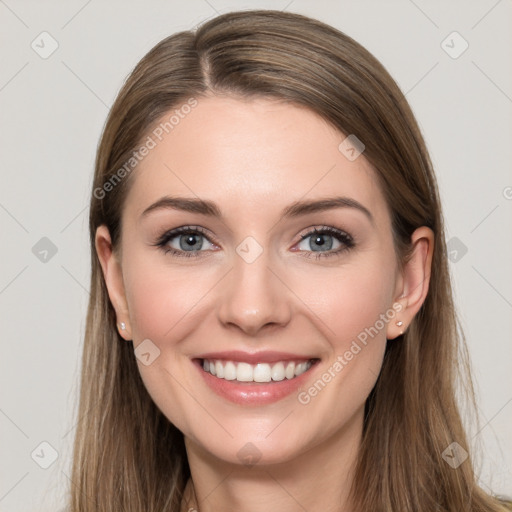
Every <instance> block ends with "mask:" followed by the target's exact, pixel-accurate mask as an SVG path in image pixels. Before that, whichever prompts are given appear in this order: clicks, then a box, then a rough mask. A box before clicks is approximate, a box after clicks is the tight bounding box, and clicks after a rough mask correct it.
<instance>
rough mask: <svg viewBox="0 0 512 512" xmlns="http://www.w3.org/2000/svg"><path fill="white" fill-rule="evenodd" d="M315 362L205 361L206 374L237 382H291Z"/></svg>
mask: <svg viewBox="0 0 512 512" xmlns="http://www.w3.org/2000/svg"><path fill="white" fill-rule="evenodd" d="M312 364H313V360H303V361H278V362H275V363H273V364H270V363H256V364H249V363H245V362H235V361H222V360H213V359H203V360H202V367H203V370H204V371H205V372H208V373H210V374H211V375H213V376H214V377H217V378H219V379H225V380H234V381H237V382H259V383H263V382H279V381H282V380H285V379H288V380H291V379H294V378H296V377H298V376H299V375H302V374H303V373H304V372H306V371H308V370H309V369H310V368H311V366H312Z"/></svg>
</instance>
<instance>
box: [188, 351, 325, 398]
mask: <svg viewBox="0 0 512 512" xmlns="http://www.w3.org/2000/svg"><path fill="white" fill-rule="evenodd" d="M193 362H194V364H195V366H196V367H197V369H198V371H199V372H200V373H201V375H202V376H203V379H204V380H205V382H206V384H208V386H209V387H210V388H211V389H212V390H213V391H215V393H217V394H218V395H220V396H221V397H223V398H226V399H227V400H229V401H231V402H233V403H235V404H239V405H265V404H271V403H273V402H277V401H278V400H281V399H282V398H285V397H286V396H288V395H291V394H292V393H293V392H297V391H298V389H299V388H300V386H301V385H302V384H304V381H305V380H306V379H307V378H308V377H309V375H310V374H311V370H312V369H313V368H314V367H315V366H316V365H317V364H318V362H319V361H318V360H316V361H314V362H313V364H312V365H311V367H310V368H309V370H307V371H305V372H304V373H302V374H301V375H299V376H298V377H294V378H293V379H286V378H285V379H284V380H281V381H271V382H267V383H259V382H238V381H237V380H226V379H220V378H218V377H214V376H213V375H212V374H211V373H210V372H205V371H204V370H203V367H202V362H201V361H199V360H197V359H196V360H194V361H193Z"/></svg>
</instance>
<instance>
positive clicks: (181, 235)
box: [154, 226, 213, 258]
mask: <svg viewBox="0 0 512 512" xmlns="http://www.w3.org/2000/svg"><path fill="white" fill-rule="evenodd" d="M154 245H156V246H158V247H160V248H161V249H162V250H163V251H164V253H165V254H168V253H171V254H173V255H174V256H178V257H182V256H184V257H187V258H189V257H198V256H200V255H199V254H198V253H200V252H205V250H207V249H208V248H209V247H210V246H212V245H213V244H212V242H210V241H209V238H208V237H207V236H206V232H205V231H204V230H203V228H201V227H199V226H195V227H192V226H182V227H179V228H176V229H172V230H171V231H166V232H165V233H164V234H163V235H162V236H161V237H160V238H159V239H158V240H157V242H156V243H155V244H154Z"/></svg>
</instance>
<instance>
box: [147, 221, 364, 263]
mask: <svg viewBox="0 0 512 512" xmlns="http://www.w3.org/2000/svg"><path fill="white" fill-rule="evenodd" d="M183 234H193V235H196V234H200V235H203V236H204V237H205V238H206V239H207V240H209V238H208V235H207V233H206V231H205V230H204V229H203V228H201V227H200V226H182V227H179V228H176V229H172V230H170V231H166V232H165V233H164V234H163V235H162V236H160V237H159V239H158V240H157V241H156V243H155V244H153V245H154V246H157V247H159V248H160V249H161V250H162V251H163V252H164V253H165V254H171V255H172V256H177V257H179V258H181V257H185V258H191V257H192V258H197V257H200V256H199V254H198V253H201V252H204V251H179V250H176V249H174V248H172V247H169V246H168V245H167V244H168V243H169V242H170V241H171V240H172V239H173V238H176V237H177V236H179V235H183ZM325 234H327V235H331V236H332V237H334V238H336V239H337V240H338V241H339V242H340V243H342V244H343V247H341V248H339V249H337V250H335V251H329V252H318V253H317V254H314V251H309V252H306V253H305V254H302V256H303V257H305V258H311V257H314V258H315V259H317V260H318V259H320V258H331V257H334V256H340V255H341V253H343V252H345V251H348V250H350V249H352V248H353V247H354V246H355V243H354V239H353V238H352V236H350V235H349V234H348V233H346V232H345V231H341V230H339V229H336V228H333V227H330V226H322V227H321V228H314V229H313V230H312V231H308V232H307V233H306V234H304V235H301V237H300V238H301V240H300V241H301V242H302V240H305V239H306V238H309V237H310V236H314V235H325ZM312 254H314V256H312Z"/></svg>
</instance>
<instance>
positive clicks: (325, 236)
mask: <svg viewBox="0 0 512 512" xmlns="http://www.w3.org/2000/svg"><path fill="white" fill-rule="evenodd" d="M354 245H355V244H354V239H353V238H352V237H351V236H350V235H349V234H348V233H345V232H344V231H341V230H339V229H336V228H333V227H329V226H323V227H322V228H315V229H314V230H313V231H310V232H308V233H306V234H305V235H301V241H300V242H299V244H298V246H299V250H301V251H310V252H306V253H305V254H303V256H304V257H306V258H310V257H311V256H312V254H314V253H317V254H314V256H313V257H315V258H317V259H318V258H321V257H323V258H325V257H331V256H338V255H340V254H341V253H342V252H345V251H347V250H349V249H351V248H353V247H354ZM333 249H334V250H333Z"/></svg>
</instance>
